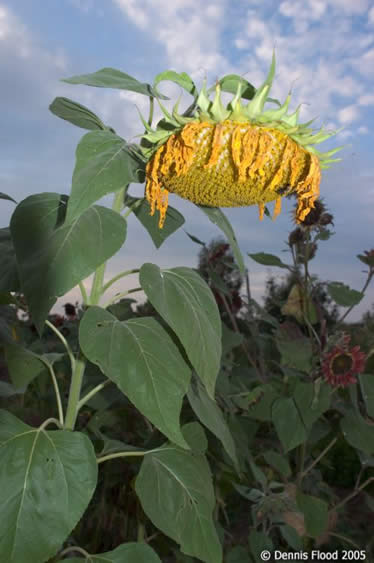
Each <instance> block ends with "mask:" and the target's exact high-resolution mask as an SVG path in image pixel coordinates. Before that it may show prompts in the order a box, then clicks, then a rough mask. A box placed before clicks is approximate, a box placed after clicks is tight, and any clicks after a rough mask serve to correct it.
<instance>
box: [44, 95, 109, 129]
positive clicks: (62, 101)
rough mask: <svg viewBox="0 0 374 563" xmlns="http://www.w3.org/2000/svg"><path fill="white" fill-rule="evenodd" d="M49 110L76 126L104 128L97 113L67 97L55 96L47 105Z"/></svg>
mask: <svg viewBox="0 0 374 563" xmlns="http://www.w3.org/2000/svg"><path fill="white" fill-rule="evenodd" d="M49 110H50V111H51V112H52V113H54V114H55V115H57V117H61V119H65V121H69V122H70V123H72V124H73V125H76V126H77V127H82V129H90V130H96V129H104V128H105V125H104V124H103V122H102V121H101V119H100V118H99V117H97V115H95V114H94V113H93V112H92V111H91V110H89V109H88V108H86V107H85V106H82V105H81V104H78V103H77V102H73V100H69V98H63V97H58V98H55V99H54V100H53V102H52V103H51V105H50V106H49Z"/></svg>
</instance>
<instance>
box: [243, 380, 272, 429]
mask: <svg viewBox="0 0 374 563" xmlns="http://www.w3.org/2000/svg"><path fill="white" fill-rule="evenodd" d="M256 389H258V390H259V391H256V395H258V393H259V392H260V391H261V394H260V395H259V397H260V398H259V397H258V396H256V397H255V399H256V403H255V404H254V405H251V406H250V407H249V410H248V416H249V417H251V418H255V419H256V420H261V421H270V420H271V419H272V408H273V404H274V402H275V400H276V399H278V398H279V393H278V392H277V391H276V390H275V389H274V387H273V386H272V385H271V384H270V383H265V385H261V386H259V387H258V388H256ZM257 399H258V400H257Z"/></svg>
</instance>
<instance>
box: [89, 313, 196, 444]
mask: <svg viewBox="0 0 374 563" xmlns="http://www.w3.org/2000/svg"><path fill="white" fill-rule="evenodd" d="M79 343H80V346H81V348H82V351H83V353H84V355H85V356H86V357H87V358H88V359H89V360H90V361H91V362H92V363H94V364H96V365H98V366H99V367H100V369H101V370H102V372H103V373H104V374H105V375H106V376H107V377H108V378H109V379H110V380H112V381H114V383H116V385H118V387H119V389H120V390H121V391H122V393H124V394H125V395H126V396H127V397H128V398H129V399H130V401H131V402H132V403H133V404H134V405H135V406H136V408H137V409H139V411H140V412H141V413H142V414H143V415H144V416H146V417H147V418H148V419H149V420H150V421H151V422H152V424H154V425H155V426H156V427H157V428H158V429H159V430H160V431H161V432H163V433H164V434H165V435H166V436H167V437H168V438H169V439H170V440H171V441H172V442H175V443H176V444H178V445H180V446H181V447H182V448H186V447H188V446H187V444H186V442H185V440H184V438H183V436H182V433H181V431H180V425H179V415H180V412H181V409H182V402H183V397H184V395H185V394H186V393H187V390H188V386H189V383H190V369H189V367H188V366H187V364H186V363H185V362H184V360H183V358H182V356H181V355H180V353H179V350H178V348H177V347H176V345H175V344H174V342H173V341H172V340H171V338H170V336H169V335H168V333H167V332H166V331H165V329H163V328H162V327H161V326H160V324H159V323H158V322H157V321H156V320H155V319H153V318H147V317H144V318H136V319H129V320H128V321H124V322H120V321H117V319H116V318H115V317H113V315H111V314H110V313H108V311H105V309H102V308H101V307H89V309H88V310H87V311H86V313H85V314H84V316H83V318H82V320H81V322H80V327H79Z"/></svg>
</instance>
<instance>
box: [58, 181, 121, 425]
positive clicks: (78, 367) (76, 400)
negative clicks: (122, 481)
mask: <svg viewBox="0 0 374 563" xmlns="http://www.w3.org/2000/svg"><path fill="white" fill-rule="evenodd" d="M125 189H126V186H124V187H123V188H122V189H121V190H119V192H117V193H116V195H115V197H114V201H113V205H112V209H113V211H117V213H120V212H121V211H122V208H123V198H124V191H125ZM105 268H106V262H104V263H103V264H101V265H100V266H99V267H98V268H97V270H96V272H95V275H94V279H93V283H92V289H91V294H90V297H89V299H87V304H89V305H98V304H99V301H100V297H101V295H102V294H103V281H104V274H105ZM73 359H74V358H73ZM85 367H86V360H85V359H84V357H83V355H82V354H81V353H79V355H78V358H77V359H76V361H75V363H74V367H73V364H72V377H71V382H70V391H69V399H68V407H67V410H66V417H65V426H64V427H65V428H66V429H67V430H74V427H75V423H76V420H77V416H78V412H79V408H80V406H81V404H82V403H80V394H81V389H82V382H83V376H84V370H85Z"/></svg>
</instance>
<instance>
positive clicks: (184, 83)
mask: <svg viewBox="0 0 374 563" xmlns="http://www.w3.org/2000/svg"><path fill="white" fill-rule="evenodd" d="M163 80H169V81H170V82H174V83H175V84H178V86H181V87H182V88H183V89H184V90H186V91H187V92H188V93H189V94H191V96H193V97H194V98H195V100H197V97H198V95H199V92H198V91H197V88H196V86H195V84H194V82H193V80H192V79H191V78H190V76H188V74H187V73H186V72H180V73H178V72H175V71H174V70H165V71H164V72H160V74H158V75H157V76H156V78H155V80H154V83H153V87H154V88H156V86H157V85H158V84H159V83H160V82H162V81H163Z"/></svg>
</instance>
